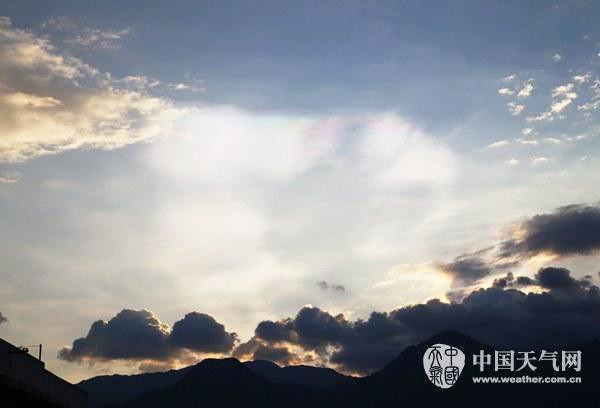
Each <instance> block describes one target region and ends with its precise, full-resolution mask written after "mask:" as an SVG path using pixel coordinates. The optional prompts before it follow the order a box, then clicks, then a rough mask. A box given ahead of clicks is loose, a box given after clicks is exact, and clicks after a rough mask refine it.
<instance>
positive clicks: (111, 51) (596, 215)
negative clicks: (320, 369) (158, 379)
mask: <svg viewBox="0 0 600 408" xmlns="http://www.w3.org/2000/svg"><path fill="white" fill-rule="evenodd" d="M0 16H1V17H0V228H1V231H2V234H1V235H0V257H1V259H2V262H0V336H1V337H2V338H5V339H6V340H8V341H10V342H11V343H13V344H18V345H30V344H39V343H43V344H44V360H45V361H46V364H47V367H48V368H49V369H50V370H52V371H54V372H56V373H58V374H59V375H61V376H63V377H65V378H67V379H69V380H71V381H79V380H81V379H83V378H88V377H91V376H94V375H98V374H103V373H135V372H141V371H153V370H160V369H166V368H172V367H181V366H184V365H188V364H191V363H193V362H195V361H198V360H199V359H202V358H204V357H207V356H225V355H234V356H236V357H239V358H242V359H253V358H266V359H271V360H273V361H276V362H279V363H281V364H297V363H309V364H315V365H327V366H331V367H334V368H336V369H339V370H340V371H343V372H346V373H350V374H365V373H368V372H372V371H373V370H375V369H378V368H381V367H382V366H383V365H384V364H385V363H386V362H387V361H389V360H391V358H393V357H394V356H395V355H397V354H399V352H400V351H401V350H402V348H403V347H405V346H406V345H409V344H411V342H413V341H418V340H419V339H422V338H423V336H426V335H431V334H434V333H433V332H435V331H436V330H438V329H439V330H441V329H445V328H456V329H460V330H462V331H464V332H466V333H467V334H473V335H478V336H479V338H480V339H481V340H487V341H488V342H489V343H490V344H491V343H497V344H500V345H513V344H536V345H537V344H545V342H548V341H551V340H552V341H558V340H561V341H576V340H584V339H587V338H590V337H593V336H598V337H600V329H599V330H597V331H593V329H590V328H589V326H594V325H595V327H600V325H598V324H597V323H598V317H596V315H598V316H600V313H598V312H599V311H600V300H598V299H597V298H596V295H597V292H598V288H597V287H596V284H598V280H599V275H598V272H599V270H600V265H599V259H598V251H599V250H600V207H599V202H600V196H599V193H598V187H597V186H598V181H599V180H598V174H600V172H599V170H600V157H599V154H600V139H599V138H600V122H599V115H598V112H599V110H600V26H598V24H597V21H598V18H599V17H600V4H598V3H596V2H592V1H563V2H561V1H529V2H525V3H524V2H520V1H486V2H480V1H451V2H429V1H418V2H417V1H414V2H407V1H389V2H388V1H377V0H370V1H353V0H348V1H341V0H340V1H330V2H318V1H301V2H298V1H258V0H257V1H249V2H246V1H244V2H241V1H220V2H209V1H206V2H205V1H193V2H192V1H177V2H143V3H142V2H139V1H130V2H120V1H103V2H78V1H30V0H24V1H19V2H11V1H3V2H0ZM582 299H585V302H589V303H590V304H589V308H583V307H582V309H581V310H579V309H577V310H575V309H574V308H573V307H571V308H569V306H572V305H573V304H578V305H580V304H581V302H584V300H582ZM552 302H557V303H556V304H555V303H552ZM570 302H574V303H570ZM586 304H587V303H586ZM507 305H508V306H507ZM541 305H545V306H543V307H542V306H541ZM553 305H554V306H556V305H560V307H566V308H568V310H569V313H573V314H572V315H569V316H568V317H569V318H568V319H567V318H565V315H564V314H560V315H557V316H556V318H557V319H563V320H560V323H557V325H558V326H557V327H558V329H560V330H559V331H556V330H558V329H557V328H556V327H555V326H553V325H549V324H548V323H547V321H543V319H542V314H541V312H540V310H545V309H544V307H548V308H549V309H548V310H556V307H558V306H556V307H555V308H554V309H552V306H553ZM485 307H488V309H489V307H492V308H493V309H494V310H496V311H499V310H509V311H510V312H511V313H512V314H510V315H504V314H502V313H504V312H502V313H500V312H498V313H496V314H493V315H489V314H488V315H486V314H485V313H484V312H482V310H484V309H485ZM590 311H591V312H590ZM507 313H508V312H507ZM515 316H525V317H523V318H521V319H520V320H519V321H518V322H517V321H515ZM546 316H548V315H546ZM494 319H498V320H494ZM517 320H518V319H517ZM491 321H496V323H498V325H497V327H498V330H497V331H494V330H491V329H489V326H490V322H491ZM574 322H575V323H576V324H577V325H578V326H577V327H575V326H573V327H571V325H573V324H575V323H574ZM511 325H512V326H511ZM448 326H451V327H448ZM514 327H518V328H520V329H522V330H523V333H522V335H514V336H512V337H510V336H508V337H507V335H506V330H508V331H512V332H514V330H511V328H513V329H514ZM565 327H569V328H570V332H569V333H570V335H569V336H570V337H566V338H564V337H563V338H559V334H558V333H559V332H560V331H561V330H562V331H564V330H565ZM533 328H537V329H538V334H535V333H533V331H534V330H533ZM501 329H502V330H501ZM594 330H595V329H594ZM557 336H558V337H557Z"/></svg>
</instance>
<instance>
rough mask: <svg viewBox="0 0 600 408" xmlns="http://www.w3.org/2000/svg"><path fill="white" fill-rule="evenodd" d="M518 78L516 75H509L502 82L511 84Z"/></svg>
mask: <svg viewBox="0 0 600 408" xmlns="http://www.w3.org/2000/svg"><path fill="white" fill-rule="evenodd" d="M516 77H517V75H516V74H510V75H507V76H505V77H504V78H502V82H511V81H514V80H515V78H516Z"/></svg>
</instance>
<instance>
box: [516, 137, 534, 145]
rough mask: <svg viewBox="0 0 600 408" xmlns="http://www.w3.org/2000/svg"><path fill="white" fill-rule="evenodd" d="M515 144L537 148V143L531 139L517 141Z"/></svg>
mask: <svg viewBox="0 0 600 408" xmlns="http://www.w3.org/2000/svg"><path fill="white" fill-rule="evenodd" d="M517 143H519V144H522V145H525V146H537V145H538V141H537V140H533V139H520V138H519V139H517Z"/></svg>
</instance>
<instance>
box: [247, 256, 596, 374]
mask: <svg viewBox="0 0 600 408" xmlns="http://www.w3.org/2000/svg"><path fill="white" fill-rule="evenodd" d="M521 278H522V279H521ZM502 279H504V281H502V283H500V281H499V280H497V283H496V285H495V287H492V288H487V289H478V290H476V291H473V292H471V293H469V294H467V295H466V296H465V297H464V299H462V301H461V302H456V303H444V302H442V301H440V300H438V299H432V300H430V301H428V302H426V303H423V304H417V305H411V306H407V307H403V308H400V309H396V310H394V311H392V312H389V313H378V312H374V313H372V314H371V315H370V316H369V318H368V319H366V320H357V321H349V320H347V319H346V318H345V317H344V316H343V315H335V316H334V315H331V314H329V313H327V312H326V311H323V310H320V309H319V308H316V307H305V308H302V309H301V310H300V311H299V312H298V314H297V315H296V316H295V317H294V318H287V319H283V320H281V321H278V322H272V321H268V322H261V323H260V324H259V325H258V326H257V329H256V335H255V337H254V338H253V339H252V340H251V341H250V342H248V343H245V345H246V346H247V344H250V343H253V344H254V345H255V347H256V345H257V344H260V345H262V346H263V347H265V348H266V347H277V348H287V349H288V350H289V349H290V348H295V351H296V354H297V355H298V356H299V358H302V355H301V352H306V353H309V354H311V353H312V354H314V353H315V352H316V354H317V355H318V358H319V360H320V362H321V363H324V364H327V363H329V364H332V365H334V366H336V368H338V369H340V370H342V371H345V372H358V373H368V372H371V371H374V370H376V369H379V368H381V367H383V366H384V365H385V364H386V363H387V362H389V361H390V360H391V359H392V358H394V357H396V356H397V355H398V354H399V353H400V352H401V351H402V350H403V349H404V348H405V347H407V346H408V345H410V344H414V343H415V342H418V341H421V340H423V339H425V338H427V337H428V336H431V335H433V334H435V333H437V332H440V331H442V330H445V329H451V330H456V331H459V332H462V333H465V334H468V335H471V336H473V337H475V338H478V339H481V340H482V341H483V342H485V343H488V344H491V345H494V346H497V347H514V348H517V347H550V346H553V345H554V346H556V345H565V344H569V345H570V344H573V343H576V342H578V341H584V340H589V339H592V338H597V337H600V295H599V290H598V288H597V287H596V286H594V285H591V284H590V283H589V280H585V279H583V280H577V279H574V278H573V277H571V275H570V272H569V271H568V270H566V269H564V268H543V269H540V271H538V273H537V274H536V276H535V278H533V279H532V278H526V277H514V276H513V275H512V274H507V276H506V277H505V278H502ZM525 284H527V285H537V286H539V287H541V288H542V289H544V291H543V292H542V293H524V292H522V291H520V290H518V289H515V288H514V287H515V286H519V285H525ZM503 285H504V286H503ZM255 349H256V348H254V349H253V350H255ZM276 357H277V356H276Z"/></svg>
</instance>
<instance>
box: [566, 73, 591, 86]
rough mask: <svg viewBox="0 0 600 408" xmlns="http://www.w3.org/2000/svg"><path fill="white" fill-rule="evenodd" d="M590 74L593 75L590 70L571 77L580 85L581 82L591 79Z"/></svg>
mask: <svg viewBox="0 0 600 408" xmlns="http://www.w3.org/2000/svg"><path fill="white" fill-rule="evenodd" d="M590 76H591V74H590V73H589V72H586V73H585V74H581V75H575V76H572V77H571V79H573V81H575V82H577V83H578V84H579V85H581V84H583V83H585V82H587V81H589V79H590Z"/></svg>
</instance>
